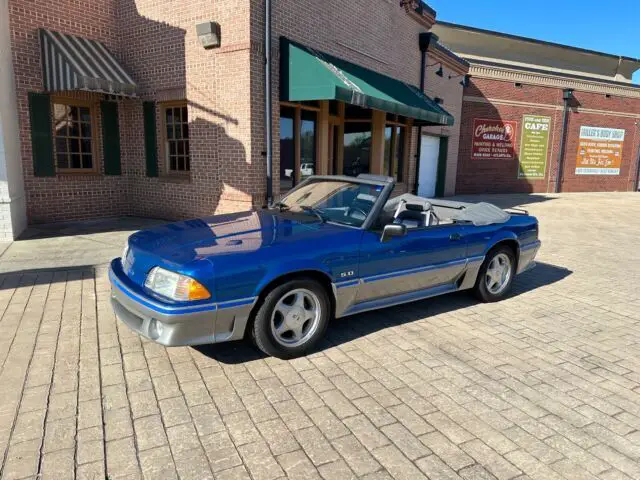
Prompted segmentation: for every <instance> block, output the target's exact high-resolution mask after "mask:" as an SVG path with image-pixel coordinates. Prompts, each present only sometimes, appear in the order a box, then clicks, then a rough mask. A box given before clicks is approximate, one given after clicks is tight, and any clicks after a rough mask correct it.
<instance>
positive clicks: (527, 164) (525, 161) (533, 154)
mask: <svg viewBox="0 0 640 480" xmlns="http://www.w3.org/2000/svg"><path fill="white" fill-rule="evenodd" d="M550 129H551V117H542V116H539V115H525V116H524V117H523V119H522V137H521V138H520V157H519V167H518V178H544V175H545V172H546V170H547V153H548V150H549V130H550Z"/></svg>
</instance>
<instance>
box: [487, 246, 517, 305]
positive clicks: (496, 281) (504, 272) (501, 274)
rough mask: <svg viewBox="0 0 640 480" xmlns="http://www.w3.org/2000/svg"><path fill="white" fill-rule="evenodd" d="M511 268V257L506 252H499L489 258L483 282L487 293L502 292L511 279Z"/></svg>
mask: <svg viewBox="0 0 640 480" xmlns="http://www.w3.org/2000/svg"><path fill="white" fill-rule="evenodd" d="M511 270H512V266H511V259H510V258H509V256H508V255H507V254H506V253H499V254H498V255H496V256H495V257H493V258H492V259H491V262H490V263H489V266H488V267H487V272H486V274H485V284H486V285H487V290H488V291H489V293H491V294H492V295H498V294H499V293H502V291H503V290H504V289H505V287H506V286H507V285H508V284H509V280H511Z"/></svg>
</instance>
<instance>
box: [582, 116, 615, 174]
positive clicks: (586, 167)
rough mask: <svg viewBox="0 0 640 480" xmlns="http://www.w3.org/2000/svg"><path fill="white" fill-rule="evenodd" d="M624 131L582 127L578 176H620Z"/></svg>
mask: <svg viewBox="0 0 640 480" xmlns="http://www.w3.org/2000/svg"><path fill="white" fill-rule="evenodd" d="M624 132H625V131H624V130H622V129H619V128H600V127H586V126H582V127H580V139H579V142H578V156H577V158H576V175H620V165H621V164H622V145H623V144H624Z"/></svg>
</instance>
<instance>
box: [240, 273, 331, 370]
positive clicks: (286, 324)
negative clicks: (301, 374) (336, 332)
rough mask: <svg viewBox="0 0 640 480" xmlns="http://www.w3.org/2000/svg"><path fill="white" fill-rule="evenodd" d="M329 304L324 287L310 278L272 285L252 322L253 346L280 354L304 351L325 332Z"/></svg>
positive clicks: (282, 356) (288, 355)
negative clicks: (273, 286) (272, 287)
mask: <svg viewBox="0 0 640 480" xmlns="http://www.w3.org/2000/svg"><path fill="white" fill-rule="evenodd" d="M330 305H331V302H330V301H329V297H328V295H327V292H326V290H325V288H324V287H323V286H322V285H321V284H320V283H318V282H317V281H315V280H312V279H304V278H303V279H295V280H290V281H288V282H286V283H284V284H283V285H280V286H278V287H276V288H274V289H273V290H272V291H271V292H269V294H268V295H267V296H266V297H265V299H264V302H263V303H262V305H261V306H260V308H259V309H258V312H257V313H256V316H255V320H254V322H253V329H252V332H251V333H252V337H253V340H254V342H255V344H256V346H257V347H258V348H259V349H260V350H262V351H263V352H264V353H266V354H267V355H272V356H274V357H279V358H294V357H299V356H301V355H304V354H306V353H307V352H308V351H309V350H311V349H312V348H313V346H314V345H315V344H316V343H317V342H318V340H320V338H322V336H323V335H324V332H325V330H326V328H327V324H328V323H329V310H330Z"/></svg>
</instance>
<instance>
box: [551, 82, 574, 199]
mask: <svg viewBox="0 0 640 480" xmlns="http://www.w3.org/2000/svg"><path fill="white" fill-rule="evenodd" d="M572 98H573V90H572V89H570V88H565V89H564V90H563V91H562V99H563V100H564V109H563V110H562V130H561V131H560V150H559V151H558V164H557V166H556V183H555V186H554V188H553V191H554V192H555V193H560V181H561V177H562V174H563V170H564V152H565V149H566V146H567V123H568V122H569V102H570V101H571V99H572Z"/></svg>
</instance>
